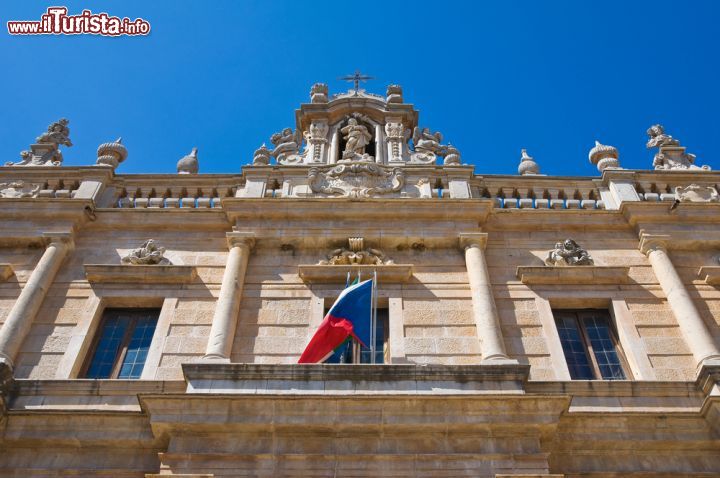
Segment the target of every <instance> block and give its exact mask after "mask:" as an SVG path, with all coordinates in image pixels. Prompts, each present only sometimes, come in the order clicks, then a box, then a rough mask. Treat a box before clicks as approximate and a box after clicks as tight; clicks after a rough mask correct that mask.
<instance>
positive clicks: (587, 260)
mask: <svg viewBox="0 0 720 478" xmlns="http://www.w3.org/2000/svg"><path fill="white" fill-rule="evenodd" d="M593 264H595V262H594V261H593V259H592V257H590V254H588V252H587V251H586V250H585V249H583V248H581V247H580V246H579V245H578V243H577V242H575V241H573V240H572V239H565V241H564V242H557V243H555V249H553V250H552V251H549V252H548V255H547V258H546V259H545V265H548V266H591V265H593Z"/></svg>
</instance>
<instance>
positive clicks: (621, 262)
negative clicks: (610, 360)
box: [0, 84, 720, 478]
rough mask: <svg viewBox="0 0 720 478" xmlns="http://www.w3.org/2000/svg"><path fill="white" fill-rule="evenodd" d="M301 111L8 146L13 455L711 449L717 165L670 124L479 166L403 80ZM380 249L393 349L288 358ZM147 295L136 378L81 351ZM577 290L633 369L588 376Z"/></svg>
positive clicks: (358, 456) (658, 463)
mask: <svg viewBox="0 0 720 478" xmlns="http://www.w3.org/2000/svg"><path fill="white" fill-rule="evenodd" d="M296 119H297V121H296V125H295V128H285V129H284V130H281V132H280V133H277V134H275V135H273V136H272V138H270V143H272V145H273V149H272V150H271V149H269V148H268V147H266V146H265V145H263V146H261V147H260V148H259V149H257V150H256V151H255V153H254V154H253V155H252V160H251V162H252V164H251V165H248V166H245V167H244V168H243V170H242V173H241V174H213V175H203V174H197V171H198V167H197V154H196V150H194V151H195V152H194V153H192V154H191V155H189V156H187V157H186V158H183V160H181V163H182V164H181V165H179V166H178V170H179V173H185V174H178V175H175V174H173V175H169V174H168V175H150V174H141V175H123V174H118V173H116V172H115V168H116V167H117V166H118V164H119V163H120V162H122V161H124V160H125V158H127V156H128V152H127V150H126V149H125V147H124V146H122V144H121V142H120V140H118V141H116V142H115V143H105V144H103V145H101V147H100V148H99V149H98V164H97V165H93V166H87V167H67V166H61V165H60V162H59V160H61V158H62V156H60V155H59V154H60V153H59V151H57V148H58V144H64V145H66V146H69V145H70V144H69V143H70V142H69V139H68V140H67V141H66V142H63V141H56V142H54V143H48V142H47V141H46V142H44V143H43V142H42V141H40V139H41V138H38V144H40V145H42V144H50V146H52V147H53V148H55V149H54V150H53V151H54V152H56V153H57V154H55V153H54V154H55V155H54V156H53V157H54V158H55V160H54V162H43V163H42V164H40V163H39V162H38V161H35V162H34V163H33V162H32V161H30V159H28V161H26V162H25V163H22V162H21V163H22V164H21V163H9V164H8V165H7V166H5V167H0V324H2V328H1V329H0V387H1V388H0V390H1V391H2V394H1V395H0V397H1V398H0V412H1V415H0V450H2V453H0V476H38V477H39V476H60V475H74V476H107V477H110V476H112V477H118V476H128V477H130V476H133V477H143V476H148V477H150V476H160V475H162V476H216V477H221V476H223V477H224V476H227V477H230V476H233V477H234V476H340V475H346V476H476V477H478V476H479V477H511V476H514V477H541V476H543V477H567V478H571V477H600V476H603V477H605V476H618V477H619V476H623V477H625V476H637V477H641V476H642V477H649V476H653V477H670V476H688V477H709V476H719V475H720V460H718V456H719V455H720V291H719V290H718V284H719V283H720V262H718V253H719V249H720V225H719V224H720V223H719V222H718V220H717V217H718V213H720V204H719V203H718V200H717V187H718V184H719V183H720V173H715V172H712V171H710V170H709V169H707V168H705V169H703V168H700V167H691V166H694V165H693V164H692V161H690V160H687V161H686V163H687V164H685V163H683V164H684V166H683V164H681V166H683V167H674V166H673V164H675V163H673V162H672V161H669V160H667V161H666V162H665V163H662V161H660V160H663V158H665V159H667V158H668V157H670V156H668V154H670V153H672V154H675V150H674V149H673V150H672V151H670V149H672V148H675V149H677V148H679V146H678V145H677V141H675V140H672V138H671V137H669V136H667V135H664V131H663V130H662V128H661V127H660V128H658V127H657V126H654V127H653V128H651V129H652V133H653V134H652V135H651V138H653V140H655V143H658V144H655V143H653V145H650V144H649V147H650V146H652V147H656V146H657V147H660V153H658V154H665V156H662V157H660V160H658V157H657V156H656V158H655V160H654V161H655V166H654V167H655V168H656V169H654V170H626V169H622V168H620V167H619V163H618V161H617V159H618V152H617V150H616V149H615V148H612V147H610V146H604V145H601V144H599V143H596V146H595V148H593V150H591V152H590V154H589V158H590V161H591V162H593V163H594V164H597V166H598V168H599V170H600V171H601V174H602V176H601V177H595V178H590V177H588V178H577V177H575V178H569V177H554V176H546V175H541V174H538V173H539V169H538V168H537V164H536V163H534V161H532V158H531V157H529V156H528V155H527V154H523V160H522V161H523V167H521V168H520V169H521V171H520V172H521V173H522V174H521V175H519V176H511V177H508V176H489V175H483V176H479V175H476V174H475V173H474V168H473V167H472V166H468V165H463V164H462V162H461V156H460V153H459V151H458V149H457V148H455V147H453V146H452V145H451V144H449V143H448V144H443V141H444V137H443V135H442V134H440V133H439V132H436V131H434V130H431V129H429V128H426V127H424V126H421V125H420V124H419V123H418V119H419V115H418V112H417V111H416V110H415V109H414V107H413V106H412V105H410V104H407V103H405V102H404V99H403V92H402V89H401V88H400V87H399V86H398V85H391V87H389V88H388V92H387V94H386V95H385V96H378V95H374V94H370V93H367V92H365V91H364V90H362V89H358V88H357V87H356V89H354V90H350V91H349V92H347V93H341V94H337V95H329V93H328V88H327V86H326V85H323V84H316V85H313V87H312V90H311V102H309V103H306V104H303V105H301V107H300V109H299V110H298V111H297V115H296ZM62 121H63V122H62V123H58V124H57V125H51V127H50V128H49V133H46V135H47V134H50V133H53V131H55V129H57V131H58V132H61V133H63V135H65V136H63V138H65V137H66V136H67V134H69V130H62V131H60V130H61V129H62V128H66V129H67V126H66V125H67V121H66V120H62ZM55 126H57V127H56V128H55ZM58 134H60V133H58ZM661 135H662V137H663V138H670V140H663V141H665V142H664V143H663V142H658V141H657V138H660V137H661ZM668 141H670V142H668ZM672 141H675V143H672ZM671 143H672V144H671ZM33 146H36V145H33ZM663 148H666V149H667V151H666V150H663ZM668 148H670V149H668ZM35 149H38V148H35ZM33 151H34V150H33ZM668 151H669V152H668ZM250 153H251V151H249V152H248V154H249V155H250ZM681 153H682V154H685V153H684V149H683V152H681ZM32 154H35V153H28V155H29V156H28V158H31V157H33V156H32ZM677 154H680V153H677ZM466 157H467V156H466ZM678 157H679V156H678ZM101 158H104V159H102V160H101ZM188 158H189V159H188ZM673 158H674V156H673ZM691 159H692V160H693V161H694V157H693V158H691ZM676 162H677V161H676ZM531 163H532V164H531ZM660 163H662V164H663V165H664V166H663V168H660V167H658V164H660ZM678 164H680V163H678ZM570 238H572V239H570ZM373 271H375V272H377V274H378V278H379V294H378V295H379V298H378V303H379V306H380V307H381V308H383V309H387V315H388V324H387V327H388V331H387V342H386V353H385V362H386V363H385V364H383V365H364V364H353V365H297V364H296V362H297V360H298V357H299V356H300V354H301V352H302V351H303V349H304V347H305V345H306V344H307V342H308V340H309V338H310V337H311V336H312V334H313V333H314V331H315V330H316V328H317V326H318V325H319V324H320V322H321V320H322V318H323V315H324V313H325V310H326V308H327V307H329V306H330V305H331V304H332V302H333V300H334V299H335V298H336V297H337V296H338V294H339V293H340V291H341V290H342V288H343V285H344V283H345V280H346V277H347V273H348V272H351V273H352V274H353V276H354V275H355V274H356V273H357V272H361V273H362V274H363V275H364V277H366V278H367V277H370V274H371V273H372V272H373ZM138 308H141V309H153V310H157V311H158V315H157V323H156V326H155V329H154V333H153V335H152V340H151V342H150V345H149V348H148V350H147V356H146V359H145V364H144V367H142V372H141V374H140V376H139V378H138V379H88V378H84V377H86V376H87V373H88V372H87V366H88V365H87V364H88V361H89V358H90V356H91V355H92V353H93V350H94V348H95V347H96V346H97V344H96V340H95V339H96V337H97V336H98V334H99V329H100V326H101V323H103V320H105V319H104V316H105V313H106V311H108V310H114V309H121V310H127V309H138ZM570 310H572V311H578V310H579V311H584V310H604V311H606V312H607V314H608V317H609V318H610V319H609V320H610V322H611V327H612V329H613V330H614V334H616V336H617V341H616V344H615V345H616V346H617V347H618V349H620V350H621V351H622V355H623V363H624V365H623V367H624V373H625V375H626V377H625V379H623V380H600V379H596V380H578V379H571V377H572V375H571V370H570V367H569V366H568V361H567V359H566V355H565V351H564V348H563V341H562V340H561V336H560V334H559V331H558V322H557V320H558V314H561V313H562V312H563V311H570Z"/></svg>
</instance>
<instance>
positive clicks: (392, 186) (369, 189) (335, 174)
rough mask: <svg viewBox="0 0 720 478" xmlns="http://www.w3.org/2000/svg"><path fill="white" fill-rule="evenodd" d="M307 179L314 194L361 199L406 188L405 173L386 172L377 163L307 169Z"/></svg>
mask: <svg viewBox="0 0 720 478" xmlns="http://www.w3.org/2000/svg"><path fill="white" fill-rule="evenodd" d="M308 180H309V184H310V189H311V190H312V191H313V192H315V193H323V194H333V195H335V194H339V195H342V196H345V197H350V198H355V199H364V198H369V197H372V196H376V195H382V194H389V193H394V192H398V191H400V190H401V189H402V187H403V186H404V185H405V173H404V172H403V170H402V169H401V168H393V169H392V170H388V169H387V168H385V167H383V166H381V165H378V164H376V163H368V162H365V161H353V162H347V163H342V164H338V165H336V166H334V167H332V168H330V169H326V168H319V167H316V168H310V171H309V172H308Z"/></svg>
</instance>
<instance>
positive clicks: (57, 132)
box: [36, 118, 72, 146]
mask: <svg viewBox="0 0 720 478" xmlns="http://www.w3.org/2000/svg"><path fill="white" fill-rule="evenodd" d="M69 123H70V122H69V121H68V120H66V119H65V118H61V119H60V120H59V121H56V122H54V123H53V124H51V125H50V126H48V129H47V132H46V133H43V134H41V135H40V136H38V137H37V139H36V141H37V142H38V143H40V144H62V145H65V146H72V142H71V141H70V128H68V126H67V125H68V124H69Z"/></svg>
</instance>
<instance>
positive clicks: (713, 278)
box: [698, 266, 720, 285]
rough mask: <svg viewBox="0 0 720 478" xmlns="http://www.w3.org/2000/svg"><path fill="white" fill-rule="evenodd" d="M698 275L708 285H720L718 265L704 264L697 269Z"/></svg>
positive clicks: (719, 267) (719, 268)
mask: <svg viewBox="0 0 720 478" xmlns="http://www.w3.org/2000/svg"><path fill="white" fill-rule="evenodd" d="M698 277H700V279H701V280H703V281H704V282H705V283H706V284H709V285H720V266H704V267H701V268H700V270H698Z"/></svg>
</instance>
